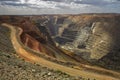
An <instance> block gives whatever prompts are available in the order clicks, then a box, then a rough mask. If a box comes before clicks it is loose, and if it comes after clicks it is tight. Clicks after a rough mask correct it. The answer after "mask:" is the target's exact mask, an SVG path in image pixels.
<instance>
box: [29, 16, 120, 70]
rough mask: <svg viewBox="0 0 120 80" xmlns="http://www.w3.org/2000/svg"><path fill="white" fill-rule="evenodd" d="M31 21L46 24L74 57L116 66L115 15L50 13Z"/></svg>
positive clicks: (119, 30)
mask: <svg viewBox="0 0 120 80" xmlns="http://www.w3.org/2000/svg"><path fill="white" fill-rule="evenodd" d="M41 19H42V20H43V21H42V20H41ZM31 20H34V21H38V22H39V23H40V24H41V25H44V26H47V28H48V30H49V32H50V35H51V36H52V38H53V39H54V41H55V42H56V43H57V44H58V45H59V46H61V47H62V48H64V49H67V50H69V51H72V52H73V53H74V54H73V56H74V57H76V56H77V59H79V58H81V57H82V58H84V59H86V60H87V61H90V62H95V64H96V63H97V64H99V65H101V66H106V67H107V68H111V67H112V68H114V69H115V68H116V69H120V67H119V66H120V64H119V61H120V59H119V57H120V43H119V41H120V36H119V34H120V23H119V21H120V15H119V14H91V15H90V14H84V15H63V16H61V15H59V16H57V15H56V16H54V15H51V16H45V17H43V16H39V17H32V18H31ZM43 23H44V24H43ZM78 56H79V57H78ZM106 64H107V65H106Z"/></svg>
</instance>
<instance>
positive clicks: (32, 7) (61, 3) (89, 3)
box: [0, 0, 120, 15]
mask: <svg viewBox="0 0 120 80" xmlns="http://www.w3.org/2000/svg"><path fill="white" fill-rule="evenodd" d="M79 13H120V0H0V15H6V14H14V15H16V14H21V15H22V14H29V15H32V14H33V15H35V14H37V15H39V14H79Z"/></svg>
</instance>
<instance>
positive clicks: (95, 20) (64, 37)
mask: <svg viewBox="0 0 120 80" xmlns="http://www.w3.org/2000/svg"><path fill="white" fill-rule="evenodd" d="M0 37H1V38H0V48H1V49H0V56H1V57H2V55H8V53H14V54H12V55H15V57H17V58H18V59H20V60H21V59H22V60H24V61H23V63H21V65H22V64H24V62H28V63H31V65H41V66H43V67H47V68H48V69H52V70H55V71H61V72H63V73H66V74H68V75H70V76H74V77H78V79H72V78H71V79H70V78H69V79H65V80H120V14H80V15H40V16H0ZM6 50H8V51H7V52H6ZM9 56H11V55H10V54H9ZM11 59H13V58H12V57H9V59H8V61H9V60H10V61H11ZM16 61H17V60H16ZM0 64H2V58H1V63H0ZM11 64H13V63H12V62H11ZM15 65H17V64H15V63H14V66H15ZM0 67H1V66H0ZM28 67H29V66H28ZM0 69H1V68H0ZM0 74H2V73H1V72H0ZM28 74H29V73H28ZM0 76H2V75H0ZM81 77H84V78H85V79H82V78H81ZM10 80H12V79H10ZM33 80H37V79H34V78H33ZM40 80H42V79H40ZM46 80H59V79H47V78H46ZM60 80H63V79H60Z"/></svg>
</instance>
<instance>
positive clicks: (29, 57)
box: [2, 24, 120, 80]
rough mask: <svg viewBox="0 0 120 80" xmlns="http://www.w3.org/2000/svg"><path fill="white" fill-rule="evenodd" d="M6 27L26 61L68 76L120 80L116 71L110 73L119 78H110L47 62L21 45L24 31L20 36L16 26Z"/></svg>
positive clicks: (15, 46)
mask: <svg viewBox="0 0 120 80" xmlns="http://www.w3.org/2000/svg"><path fill="white" fill-rule="evenodd" d="M2 25H3V26H5V27H8V28H9V29H10V30H11V41H12V44H13V46H14V48H15V50H16V52H17V53H18V54H19V55H20V56H21V57H22V58H24V59H26V60H28V61H30V62H33V63H37V64H40V65H43V66H45V67H48V68H51V69H55V70H60V71H62V72H65V73H67V74H70V75H73V76H83V77H86V78H90V79H97V80H119V79H120V77H119V76H120V73H117V72H114V71H109V72H110V73H112V74H114V75H116V76H118V77H116V78H115V77H112V76H108V75H107V74H106V75H101V74H99V73H94V72H88V71H84V70H78V69H74V68H70V67H66V66H63V65H60V64H57V63H54V62H51V61H49V60H46V59H44V58H42V57H38V56H37V55H34V54H33V53H32V52H31V51H29V50H27V49H25V48H24V47H23V45H21V43H20V42H19V41H18V39H19V38H18V37H19V35H20V34H21V33H22V30H21V29H20V32H19V34H17V30H16V28H15V27H14V26H11V25H8V24H2ZM89 67H90V66H89ZM90 68H94V67H90ZM95 69H97V70H100V71H102V70H104V69H101V68H97V67H96V68H95Z"/></svg>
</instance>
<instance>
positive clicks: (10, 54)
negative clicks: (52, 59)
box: [0, 27, 83, 80]
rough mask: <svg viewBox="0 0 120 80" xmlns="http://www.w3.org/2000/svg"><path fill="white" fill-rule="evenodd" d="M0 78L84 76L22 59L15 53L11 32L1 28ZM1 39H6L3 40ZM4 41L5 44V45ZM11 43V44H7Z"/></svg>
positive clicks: (61, 79) (70, 79)
mask: <svg viewBox="0 0 120 80" xmlns="http://www.w3.org/2000/svg"><path fill="white" fill-rule="evenodd" d="M0 28H1V27H0ZM2 32H4V33H5V34H2V35H0V80H80V79H81V80H82V79H83V78H82V77H73V76H70V75H68V74H65V73H63V72H61V71H55V70H52V69H48V68H46V67H42V66H41V65H38V64H32V63H29V62H26V61H24V60H23V59H21V58H20V57H19V56H18V55H17V53H15V51H14V49H13V47H12V44H11V41H10V39H9V37H10V35H9V34H10V33H9V34H7V33H8V32H9V30H7V29H6V28H3V27H2V28H1V29H0V33H2ZM1 40H6V42H3V41H1ZM3 43H4V45H3ZM7 43H9V44H7Z"/></svg>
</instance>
